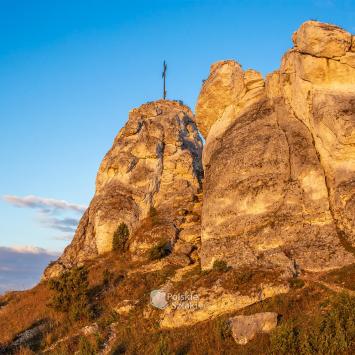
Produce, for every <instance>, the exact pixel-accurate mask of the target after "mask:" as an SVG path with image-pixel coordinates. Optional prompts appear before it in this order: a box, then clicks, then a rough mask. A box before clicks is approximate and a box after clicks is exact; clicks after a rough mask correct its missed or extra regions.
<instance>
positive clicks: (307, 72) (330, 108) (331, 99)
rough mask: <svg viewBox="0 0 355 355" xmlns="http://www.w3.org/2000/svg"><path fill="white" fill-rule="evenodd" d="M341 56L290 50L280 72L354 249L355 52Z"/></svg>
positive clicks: (291, 107) (335, 214)
mask: <svg viewBox="0 0 355 355" xmlns="http://www.w3.org/2000/svg"><path fill="white" fill-rule="evenodd" d="M301 27H302V26H301ZM328 32H329V38H333V37H334V36H338V35H339V33H340V32H339V30H337V29H334V30H333V29H332V28H330V29H329V30H328ZM341 33H343V32H341ZM345 37H346V38H348V35H346V36H345ZM344 41H345V40H344ZM344 41H343V42H342V41H340V40H339V41H338V42H336V43H343V44H344V43H347V42H346V41H345V42H344ZM330 48H332V47H330ZM344 48H345V49H349V48H348V46H347V45H346V46H345V45H344ZM328 54H329V53H328ZM336 54H337V55H342V56H341V57H340V58H335V55H334V56H333V57H334V59H328V58H329V55H326V54H324V53H322V52H320V53H319V54H318V55H319V56H320V57H319V58H317V57H314V56H311V55H306V54H302V53H300V52H299V49H298V47H296V49H295V50H292V51H289V52H288V53H286V54H285V56H284V58H283V60H282V64H281V68H280V89H281V91H282V96H283V97H284V99H285V102H286V103H287V106H288V107H289V110H290V111H292V112H293V114H294V115H295V117H296V118H297V119H298V120H299V121H301V122H302V123H303V124H304V125H305V126H306V127H307V128H308V130H309V131H310V133H311V135H312V138H313V140H314V146H315V148H316V150H317V153H318V155H319V157H320V163H321V166H322V168H323V170H324V174H325V178H326V185H327V189H328V194H329V203H330V210H331V213H332V215H333V218H334V220H335V222H336V226H337V227H338V228H339V229H340V230H341V231H342V232H343V233H345V235H346V236H347V238H348V239H349V240H350V241H351V242H352V243H353V244H354V243H355V207H354V206H355V185H354V179H355V106H354V103H355V68H354V66H353V62H352V60H353V53H350V52H347V53H338V52H337V53H336ZM322 56H323V57H322Z"/></svg>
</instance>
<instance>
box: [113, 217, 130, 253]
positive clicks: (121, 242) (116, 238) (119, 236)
mask: <svg viewBox="0 0 355 355" xmlns="http://www.w3.org/2000/svg"><path fill="white" fill-rule="evenodd" d="M128 237H129V229H128V227H127V224H126V223H123V222H122V223H121V224H120V225H119V226H118V228H117V230H116V232H115V233H114V235H113V239H112V250H114V251H118V252H125V251H126V250H127V248H128Z"/></svg>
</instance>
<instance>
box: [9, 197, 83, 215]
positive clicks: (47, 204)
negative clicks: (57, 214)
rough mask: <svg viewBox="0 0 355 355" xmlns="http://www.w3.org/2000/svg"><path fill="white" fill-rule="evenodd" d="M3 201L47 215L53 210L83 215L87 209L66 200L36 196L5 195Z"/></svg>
mask: <svg viewBox="0 0 355 355" xmlns="http://www.w3.org/2000/svg"><path fill="white" fill-rule="evenodd" d="M3 199H4V200H5V201H6V202H8V203H10V204H12V205H14V206H16V207H21V208H34V209H37V210H40V211H42V212H46V213H47V212H50V211H53V210H62V211H75V212H81V213H83V212H84V211H85V209H86V206H83V205H78V204H75V203H70V202H67V201H65V200H56V199H53V198H45V197H38V196H34V195H29V196H24V197H20V196H14V195H5V196H4V197H3Z"/></svg>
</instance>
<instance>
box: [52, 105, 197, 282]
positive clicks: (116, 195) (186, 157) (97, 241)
mask: <svg viewBox="0 0 355 355" xmlns="http://www.w3.org/2000/svg"><path fill="white" fill-rule="evenodd" d="M201 154H202V141H201V139H200V137H199V134H198V131H197V129H196V126H195V123H194V121H193V114H192V112H191V111H190V109H189V108H188V107H186V106H184V105H183V104H181V103H179V102H176V101H167V100H160V101H156V102H151V103H147V104H144V105H142V106H141V107H139V108H137V109H133V110H132V111H131V112H130V114H129V119H128V121H127V123H126V125H125V126H124V127H123V128H122V129H121V131H120V132H119V134H118V135H117V137H116V138H115V140H114V143H113V146H112V148H111V149H110V150H109V152H108V153H107V154H106V156H105V158H104V159H103V161H102V163H101V166H100V169H99V172H98V174H97V178H96V192H95V196H94V198H93V200H92V201H91V203H90V206H89V208H88V209H87V211H86V212H85V214H84V215H83V217H82V219H81V221H80V224H79V226H78V229H77V231H76V233H75V236H74V239H73V241H72V243H71V244H70V245H69V246H68V247H67V248H66V250H65V252H64V254H63V255H62V256H61V257H60V259H59V260H58V261H57V262H56V263H55V264H54V265H51V266H50V267H49V268H48V269H47V270H46V272H45V277H52V276H55V275H57V274H58V273H60V272H61V271H62V270H63V268H66V267H70V266H72V265H76V264H78V263H80V262H83V261H85V260H88V259H92V258H94V257H95V256H97V255H99V254H102V253H105V252H108V251H111V250H112V239H113V234H114V233H115V231H116V230H117V227H118V226H119V224H120V223H122V222H123V223H125V224H126V225H127V226H128V228H129V231H130V244H131V247H130V250H131V252H132V253H133V254H134V253H137V254H139V252H140V251H141V250H142V249H143V250H144V249H146V248H149V247H151V246H152V243H154V242H156V241H159V240H160V239H161V238H162V236H164V237H166V238H169V239H172V242H175V239H176V236H177V234H178V232H179V230H180V225H181V224H182V223H183V222H184V220H185V217H184V216H185V215H187V214H188V213H189V211H190V210H192V209H193V208H194V205H195V202H196V198H197V197H196V196H197V195H198V194H199V192H200V188H201V179H202V175H203V170H202V166H201ZM152 208H154V213H156V214H158V215H159V219H160V220H161V223H159V228H156V229H154V230H153V231H151V230H148V231H147V232H151V233H150V238H148V239H149V240H145V241H144V240H138V241H137V240H136V239H137V238H136V235H135V232H136V231H137V230H139V227H140V225H141V223H144V220H145V218H146V217H147V216H149V212H150V210H151V209H152ZM189 209H190V210H189ZM153 227H154V226H153ZM153 227H152V229H153ZM154 228H155V227H154Z"/></svg>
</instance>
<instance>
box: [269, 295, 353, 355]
mask: <svg viewBox="0 0 355 355" xmlns="http://www.w3.org/2000/svg"><path fill="white" fill-rule="evenodd" d="M328 307H329V309H328V311H327V312H326V313H324V314H322V315H321V316H319V317H318V318H316V319H312V320H311V322H310V324H309V325H308V326H306V327H305V326H304V324H302V328H299V327H296V326H294V325H293V324H292V323H285V324H282V325H281V326H280V327H278V328H276V329H275V330H274V332H273V333H272V335H271V338H270V344H271V345H270V346H271V353H272V354H278V355H279V354H280V355H282V354H305V355H311V354H322V355H323V354H324V355H334V354H345V353H351V351H352V350H353V348H354V346H355V297H351V296H349V295H348V294H345V293H344V294H339V295H336V296H334V297H333V298H332V299H331V300H330V303H329V305H328Z"/></svg>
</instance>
